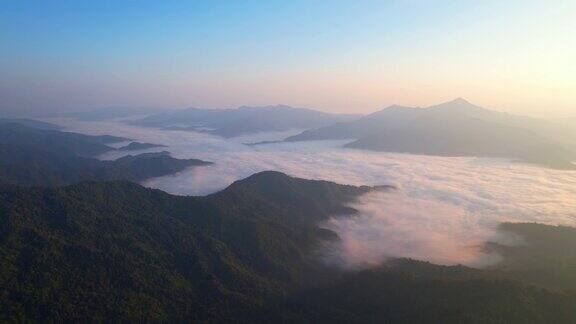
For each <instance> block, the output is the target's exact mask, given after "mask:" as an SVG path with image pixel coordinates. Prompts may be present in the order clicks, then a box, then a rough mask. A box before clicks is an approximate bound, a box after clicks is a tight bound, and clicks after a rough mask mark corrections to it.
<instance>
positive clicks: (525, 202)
mask: <svg viewBox="0 0 576 324" xmlns="http://www.w3.org/2000/svg"><path fill="white" fill-rule="evenodd" d="M64 124H65V125H66V126H67V127H68V129H69V130H71V131H80V132H85V133H90V134H111V135H118V136H125V137H129V138H132V139H135V140H138V141H141V142H150V143H158V144H164V145H168V147H166V148H160V149H153V150H147V151H148V152H150V151H154V150H156V151H158V150H168V151H170V152H171V153H172V155H173V156H174V157H178V158H199V159H203V160H207V161H212V162H215V164H214V165H212V166H207V167H197V168H191V169H188V170H185V171H183V172H180V173H178V174H176V175H172V176H166V177H160V178H155V179H151V180H149V181H147V182H146V183H145V185H146V186H149V187H153V188H159V189H162V190H165V191H167V192H170V193H173V194H180V195H204V194H208V193H211V192H215V191H217V190H220V189H222V188H224V187H226V186H227V185H229V184H230V183H232V182H233V181H235V180H238V179H241V178H244V177H247V176H249V175H251V174H253V173H255V172H259V171H264V170H278V171H282V172H285V173H287V174H290V175H293V176H297V177H302V178H309V179H325V180H332V181H335V182H338V183H343V184H354V185H382V184H392V185H395V186H397V187H398V190H397V191H395V192H389V193H372V194H368V195H366V196H364V197H362V199H360V201H359V202H358V203H356V204H354V207H355V208H357V209H358V210H359V211H360V215H359V216H358V217H352V218H339V219H332V220H330V221H329V222H327V223H326V224H323V226H325V227H327V228H330V229H332V230H334V231H336V232H338V234H339V235H340V237H341V238H342V240H341V242H339V243H338V244H336V245H332V246H330V247H328V249H327V251H326V255H329V256H330V260H331V261H338V262H339V263H340V264H343V265H345V266H347V267H361V266H365V265H370V264H374V263H379V262H381V261H383V260H385V258H387V257H412V258H416V259H421V260H428V261H431V262H435V263H441V264H457V263H462V264H467V265H477V266H482V265H486V264H490V263H492V262H495V261H497V256H494V255H484V254H482V253H481V251H479V246H480V245H481V244H482V242H484V241H485V240H487V239H494V238H495V237H496V236H495V235H496V233H495V228H496V226H497V225H498V224H499V223H501V222H503V221H512V222H539V223H545V224H562V225H573V226H574V225H576V172H571V171H558V170H550V169H544V168H540V167H536V166H530V165H524V164H516V163H512V162H509V161H506V160H499V159H484V158H482V159H480V158H445V157H430V156H415V155H405V154H391V153H378V152H368V151H360V150H351V149H343V148H340V147H339V146H340V145H341V144H342V142H338V141H330V142H307V143H279V144H270V145H263V146H256V147H250V146H246V145H242V143H245V142H255V141H260V140H271V139H274V138H282V137H284V136H285V135H286V133H284V134H278V133H276V134H259V135H256V136H246V137H243V138H236V139H233V140H225V139H222V138H219V137H215V136H210V135H206V134H198V133H191V132H179V131H160V130H155V129H143V128H137V127H130V126H126V125H122V124H118V123H81V122H72V121H66V122H65V123H64ZM126 154H128V153H127V152H112V153H110V154H107V155H106V156H104V157H103V158H108V159H112V158H117V157H119V156H121V155H126Z"/></svg>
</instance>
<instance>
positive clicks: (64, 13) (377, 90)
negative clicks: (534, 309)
mask: <svg viewBox="0 0 576 324" xmlns="http://www.w3.org/2000/svg"><path fill="white" fill-rule="evenodd" d="M455 97H464V98H466V99H468V100H469V101H471V102H473V103H476V104H479V105H482V106H485V107H489V108H493V109H496V110H502V111H507V112H511V113H517V114H525V115H534V116H542V117H550V118H555V117H565V116H575V117H576V1H574V0H554V1H544V0H540V1H536V0H507V1H501V0H499V1H496V0H483V1H481V0H466V1H465V0H453V1H448V0H445V1H440V0H389V1H385V0H381V1H340V0H335V1H315V0H308V1H304V0H295V1H252V0H246V1H177V0H174V1H105V0H102V1H73V0H70V1H63V0H53V1H29V0H13V1H10V0H0V98H1V101H0V112H4V113H7V112H12V113H14V112H24V111H26V112H30V111H36V112H38V111H44V110H77V109H88V108H94V107H102V106H157V107H190V106H194V107H207V108H219V107H222V108H224V107H235V106H240V105H269V104H278V103H283V104H288V105H293V106H300V107H310V108H316V109H320V110H324V111H333V112H352V113H367V112H371V111H375V110H377V109H380V108H382V107H384V106H386V105H389V104H402V105H410V106H428V105H432V104H437V103H440V102H443V101H448V100H450V99H453V98H455Z"/></svg>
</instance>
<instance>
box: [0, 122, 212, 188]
mask: <svg viewBox="0 0 576 324" xmlns="http://www.w3.org/2000/svg"><path fill="white" fill-rule="evenodd" d="M42 126H43V125H42ZM126 140H127V139H125V138H121V137H115V136H108V135H104V136H89V135H83V134H77V133H70V132H62V131H56V130H46V129H38V128H31V127H26V126H23V125H21V124H15V123H8V124H0V183H9V184H18V185H28V186H31V185H34V186H59V185H66V184H72V183H77V182H81V181H87V180H100V181H105V180H130V181H136V182H137V181H143V180H146V179H148V178H151V177H158V176H163V175H168V174H172V173H175V172H178V171H182V170H184V169H185V168H187V167H190V166H201V165H208V164H210V162H205V161H201V160H196V159H185V160H181V159H175V158H172V157H170V155H169V153H168V152H160V153H147V154H140V155H136V156H131V155H130V156H126V157H123V158H120V159H117V160H114V161H101V160H98V159H95V158H94V157H95V156H98V155H100V154H102V153H105V152H108V151H112V150H114V148H112V147H110V146H108V145H106V144H111V143H115V142H122V141H126ZM139 144H140V145H136V146H137V147H142V146H141V145H145V146H146V147H149V146H148V145H146V144H145V143H144V144H143V143H139ZM149 145H150V144H149ZM154 146H156V145H154ZM131 148H134V146H132V147H131Z"/></svg>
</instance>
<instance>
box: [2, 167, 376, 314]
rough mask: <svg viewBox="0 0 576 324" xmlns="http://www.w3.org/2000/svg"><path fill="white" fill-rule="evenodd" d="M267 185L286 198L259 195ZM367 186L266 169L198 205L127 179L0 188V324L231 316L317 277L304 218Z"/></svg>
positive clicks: (311, 234) (317, 234)
mask: <svg viewBox="0 0 576 324" xmlns="http://www.w3.org/2000/svg"><path fill="white" fill-rule="evenodd" d="M270 183H275V190H282V191H284V192H286V194H287V195H288V196H289V197H291V198H289V200H285V199H284V198H283V197H282V196H274V198H273V197H272V196H266V197H262V196H261V195H262V191H259V190H258V189H257V188H262V186H264V187H266V186H267V185H268V184H270ZM300 190H304V191H305V192H306V193H307V195H306V196H304V195H300V194H299V193H298V192H300ZM369 190H371V189H370V188H368V187H359V188H357V187H351V186H340V185H337V184H334V183H327V182H322V183H317V182H314V181H307V180H299V179H294V178H290V177H288V176H286V175H283V174H279V173H275V172H265V173H261V174H257V175H254V176H252V177H250V178H248V179H246V180H243V181H241V182H240V183H237V184H234V185H233V186H232V187H231V188H229V190H227V191H225V192H223V193H221V194H216V195H213V196H210V197H206V198H202V197H199V198H196V197H176V196H171V195H168V194H166V193H164V192H161V191H159V190H151V189H146V188H143V187H140V186H138V185H136V184H132V183H128V182H112V183H82V184H78V185H74V186H70V187H64V188H60V189H40V188H27V189H26V188H21V187H14V186H3V187H1V188H0V211H1V215H2V217H0V234H1V235H0V262H1V264H2V267H1V268H0V287H1V288H2V289H0V300H2V303H0V305H1V306H0V318H1V319H3V320H55V321H63V320H76V321H79V320H87V319H91V320H95V319H106V320H130V321H137V320H145V319H146V320H154V321H155V320H171V321H173V320H179V321H184V320H186V321H191V320H195V319H196V320H200V319H219V320H226V319H228V320H230V319H232V318H233V317H232V316H233V315H234V314H235V312H238V311H240V310H242V312H244V313H245V312H247V311H249V310H251V309H254V308H257V307H259V305H262V304H263V303H264V302H265V300H266V298H268V297H273V296H276V297H278V296H281V295H282V294H284V293H285V292H287V291H289V290H291V289H293V288H294V287H298V286H302V285H304V283H306V282H307V281H308V280H312V279H313V278H316V277H318V275H317V273H318V271H319V270H320V269H321V268H322V266H321V265H319V264H318V263H316V262H315V261H314V259H313V258H311V251H312V246H314V245H315V244H316V243H317V241H318V240H320V239H322V238H324V237H325V233H323V231H321V230H319V229H318V228H317V227H316V224H315V222H314V221H313V220H317V219H322V218H324V219H325V218H327V217H328V216H330V214H329V213H330V212H332V210H333V209H341V208H342V207H343V204H345V203H346V202H349V201H351V200H353V199H355V197H357V196H358V195H360V194H362V193H365V192H367V191H369ZM228 197H230V198H228ZM233 197H234V198H233ZM263 200H265V201H266V204H265V205H261V206H260V205H258V204H259V201H263ZM292 203H297V204H299V205H301V206H306V208H309V209H307V213H308V214H310V215H315V218H314V219H313V220H310V221H304V220H303V219H299V218H298V217H299V216H300V215H298V213H299V210H297V209H293V208H291V207H290V206H291V205H292ZM293 219H299V221H298V222H297V225H296V223H294V222H293ZM324 270H325V269H324ZM314 274H316V276H315V275H314Z"/></svg>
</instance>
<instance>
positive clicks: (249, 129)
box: [129, 105, 359, 137]
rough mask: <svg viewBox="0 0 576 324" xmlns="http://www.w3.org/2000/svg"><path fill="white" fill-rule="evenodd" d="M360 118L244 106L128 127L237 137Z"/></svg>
mask: <svg viewBox="0 0 576 324" xmlns="http://www.w3.org/2000/svg"><path fill="white" fill-rule="evenodd" d="M358 117H359V116H357V115H340V114H329V113H325V112H320V111H316V110H311V109H305V108H293V107H289V106H284V105H277V106H267V107H246V106H242V107H239V108H236V109H197V108H189V109H183V110H174V111H171V112H164V113H159V114H154V115H150V116H147V117H145V118H142V119H138V120H133V121H130V122H129V123H130V124H132V125H137V126H145V127H156V128H163V129H167V130H193V131H200V132H206V133H210V134H214V135H219V136H223V137H235V136H240V135H245V134H251V133H258V132H270V131H285V130H291V129H308V128H316V127H322V126H327V125H330V124H333V123H336V122H342V121H350V120H353V119H355V118H358Z"/></svg>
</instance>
